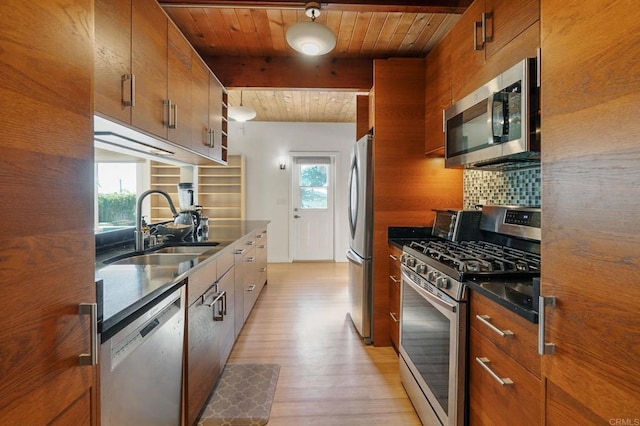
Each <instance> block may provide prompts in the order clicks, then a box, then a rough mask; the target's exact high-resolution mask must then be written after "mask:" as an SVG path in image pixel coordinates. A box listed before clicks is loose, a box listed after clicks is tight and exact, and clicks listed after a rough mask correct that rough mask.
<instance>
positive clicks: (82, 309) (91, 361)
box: [78, 303, 98, 365]
mask: <svg viewBox="0 0 640 426" xmlns="http://www.w3.org/2000/svg"><path fill="white" fill-rule="evenodd" d="M78 314H80V315H89V321H91V336H90V341H91V352H90V353H88V354H85V353H83V354H80V356H78V361H79V362H80V365H98V304H97V303H80V305H78Z"/></svg>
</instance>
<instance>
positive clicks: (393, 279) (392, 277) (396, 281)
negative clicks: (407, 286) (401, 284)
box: [389, 275, 398, 283]
mask: <svg viewBox="0 0 640 426" xmlns="http://www.w3.org/2000/svg"><path fill="white" fill-rule="evenodd" d="M389 278H391V281H393V282H394V283H398V279H397V278H396V277H394V276H393V275H389Z"/></svg>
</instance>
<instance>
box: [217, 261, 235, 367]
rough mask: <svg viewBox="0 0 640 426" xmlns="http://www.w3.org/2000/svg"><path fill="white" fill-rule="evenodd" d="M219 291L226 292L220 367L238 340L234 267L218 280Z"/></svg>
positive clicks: (221, 325)
mask: <svg viewBox="0 0 640 426" xmlns="http://www.w3.org/2000/svg"><path fill="white" fill-rule="evenodd" d="M218 291H224V292H225V295H226V296H225V299H224V302H225V305H224V307H225V314H224V318H223V320H222V322H220V332H219V337H220V368H224V365H225V364H226V362H227V359H229V355H230V354H231V350H232V349H233V344H234V343H235V341H236V335H235V305H234V296H235V284H234V267H233V266H231V267H230V268H229V269H227V271H226V273H225V274H224V275H223V276H222V277H221V278H220V279H219V281H218Z"/></svg>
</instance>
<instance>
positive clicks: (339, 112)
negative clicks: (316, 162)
mask: <svg viewBox="0 0 640 426" xmlns="http://www.w3.org/2000/svg"><path fill="white" fill-rule="evenodd" d="M159 2H160V4H161V5H162V6H163V7H164V9H165V11H166V12H167V14H168V15H169V17H170V18H171V19H172V20H173V21H174V23H175V24H176V25H177V26H178V28H180V30H181V31H182V32H183V34H184V35H185V37H186V38H187V39H188V40H189V42H190V43H191V44H192V45H193V46H194V48H195V49H196V51H198V53H199V54H200V55H201V56H202V57H203V58H204V59H205V60H206V61H207V63H209V65H210V66H212V69H213V72H214V73H216V66H215V64H216V63H218V64H221V63H232V64H234V66H235V64H241V63H242V64H245V63H249V62H252V61H253V62H256V58H261V60H263V61H264V63H268V62H270V61H271V60H270V59H269V58H283V59H282V60H280V61H278V63H280V62H282V61H286V60H287V58H292V60H300V54H298V53H297V52H295V51H294V50H293V49H292V48H291V47H289V46H288V45H287V43H286V39H285V33H286V29H287V28H289V27H290V26H291V25H293V24H295V23H296V22H299V21H303V22H304V21H309V20H310V19H309V18H308V17H307V16H306V15H305V13H304V3H303V2H294V1H292V0H289V1H287V0H284V1H276V2H274V1H261V2H255V1H246V0H244V1H243V0H235V1H227V2H222V1H220V0H195V1H190V2H186V1H169V0H160V1H159ZM361 3H362V2H358V1H356V2H333V3H322V11H321V14H320V16H319V17H318V18H317V19H316V22H319V23H322V24H323V25H326V26H327V27H329V28H330V29H331V30H332V31H333V32H334V34H336V38H337V45H336V48H335V49H334V50H333V51H332V52H330V53H329V54H327V55H325V57H323V58H322V59H319V58H307V59H305V60H307V61H312V60H314V59H316V60H319V61H320V60H322V61H325V63H326V61H327V60H329V61H333V62H334V63H335V62H336V60H337V61H345V60H360V61H362V60H365V61H366V60H369V61H370V60H373V59H386V58H391V57H425V56H426V55H427V53H428V52H429V51H430V50H431V49H432V48H433V46H434V45H435V44H436V43H437V42H438V41H439V40H440V39H441V38H442V37H443V36H444V35H445V34H446V33H447V32H448V31H449V29H450V28H451V27H452V26H453V25H454V24H455V23H456V22H457V21H458V19H459V17H460V14H461V13H462V12H463V11H464V9H465V7H466V6H468V4H469V3H471V0H462V1H456V0H438V1H431V2H429V1H422V2H413V3H417V4H412V2H402V3H400V2H398V1H393V0H387V1H368V2H367V3H368V4H361ZM296 58H297V59H296ZM285 63H286V62H285ZM238 66H239V65H238ZM293 66H295V65H293ZM260 71H264V69H261V70H260ZM270 71H273V72H276V73H277V71H274V70H270ZM217 74H218V75H220V74H223V75H224V74H225V72H223V71H222V70H219V72H218V73H217ZM255 74H257V71H256V72H253V75H255ZM249 75H251V73H249ZM221 80H222V83H223V84H225V86H227V88H228V89H229V103H230V105H231V106H236V105H239V104H240V90H241V89H242V92H243V104H244V105H245V106H251V107H253V108H254V109H255V110H256V112H257V117H256V118H255V120H259V121H315V122H355V116H356V114H355V111H356V109H355V96H356V93H357V92H358V90H361V89H362V88H360V87H358V88H355V87H354V88H353V89H351V90H345V89H344V88H341V90H339V91H336V90H335V87H334V88H331V87H322V89H318V88H317V87H308V86H304V87H302V86H300V83H296V84H298V87H286V82H285V83H277V85H278V87H255V86H254V85H253V84H249V83H248V82H245V83H242V82H240V83H238V82H235V81H234V82H231V79H229V80H230V81H229V82H225V80H224V78H221ZM270 81H273V79H271V80H270ZM229 83H231V84H229ZM232 84H233V86H232ZM236 84H238V85H236ZM328 85H330V83H328ZM252 86H253V87H252ZM265 86H266V84H265Z"/></svg>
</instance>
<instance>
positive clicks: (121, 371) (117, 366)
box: [100, 286, 185, 426]
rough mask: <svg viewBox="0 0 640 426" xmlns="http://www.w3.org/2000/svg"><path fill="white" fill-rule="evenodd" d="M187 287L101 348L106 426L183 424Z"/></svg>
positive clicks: (103, 416) (140, 317)
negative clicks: (185, 290) (185, 298)
mask: <svg viewBox="0 0 640 426" xmlns="http://www.w3.org/2000/svg"><path fill="white" fill-rule="evenodd" d="M184 305H185V303H184V286H183V287H181V288H180V289H178V290H176V291H174V292H172V293H170V294H169V295H168V296H166V297H164V298H163V299H162V300H161V301H160V302H158V303H157V304H155V305H153V306H151V307H150V308H148V309H147V310H146V311H144V312H142V313H141V314H140V315H139V316H138V317H137V318H136V319H134V320H133V321H132V322H131V323H129V324H128V325H127V326H125V327H124V328H123V329H122V330H120V331H118V332H117V333H116V334H115V335H114V336H113V337H111V338H110V339H109V340H107V341H105V342H103V343H102V344H101V346H100V392H101V393H100V395H101V396H100V404H101V408H100V410H101V419H102V425H114V426H115V425H118V426H123V425H136V426H141V425H153V426H157V425H172V426H176V425H179V424H180V416H181V411H180V410H181V388H182V355H183V346H184V344H183V342H184V313H185V306H184Z"/></svg>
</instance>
